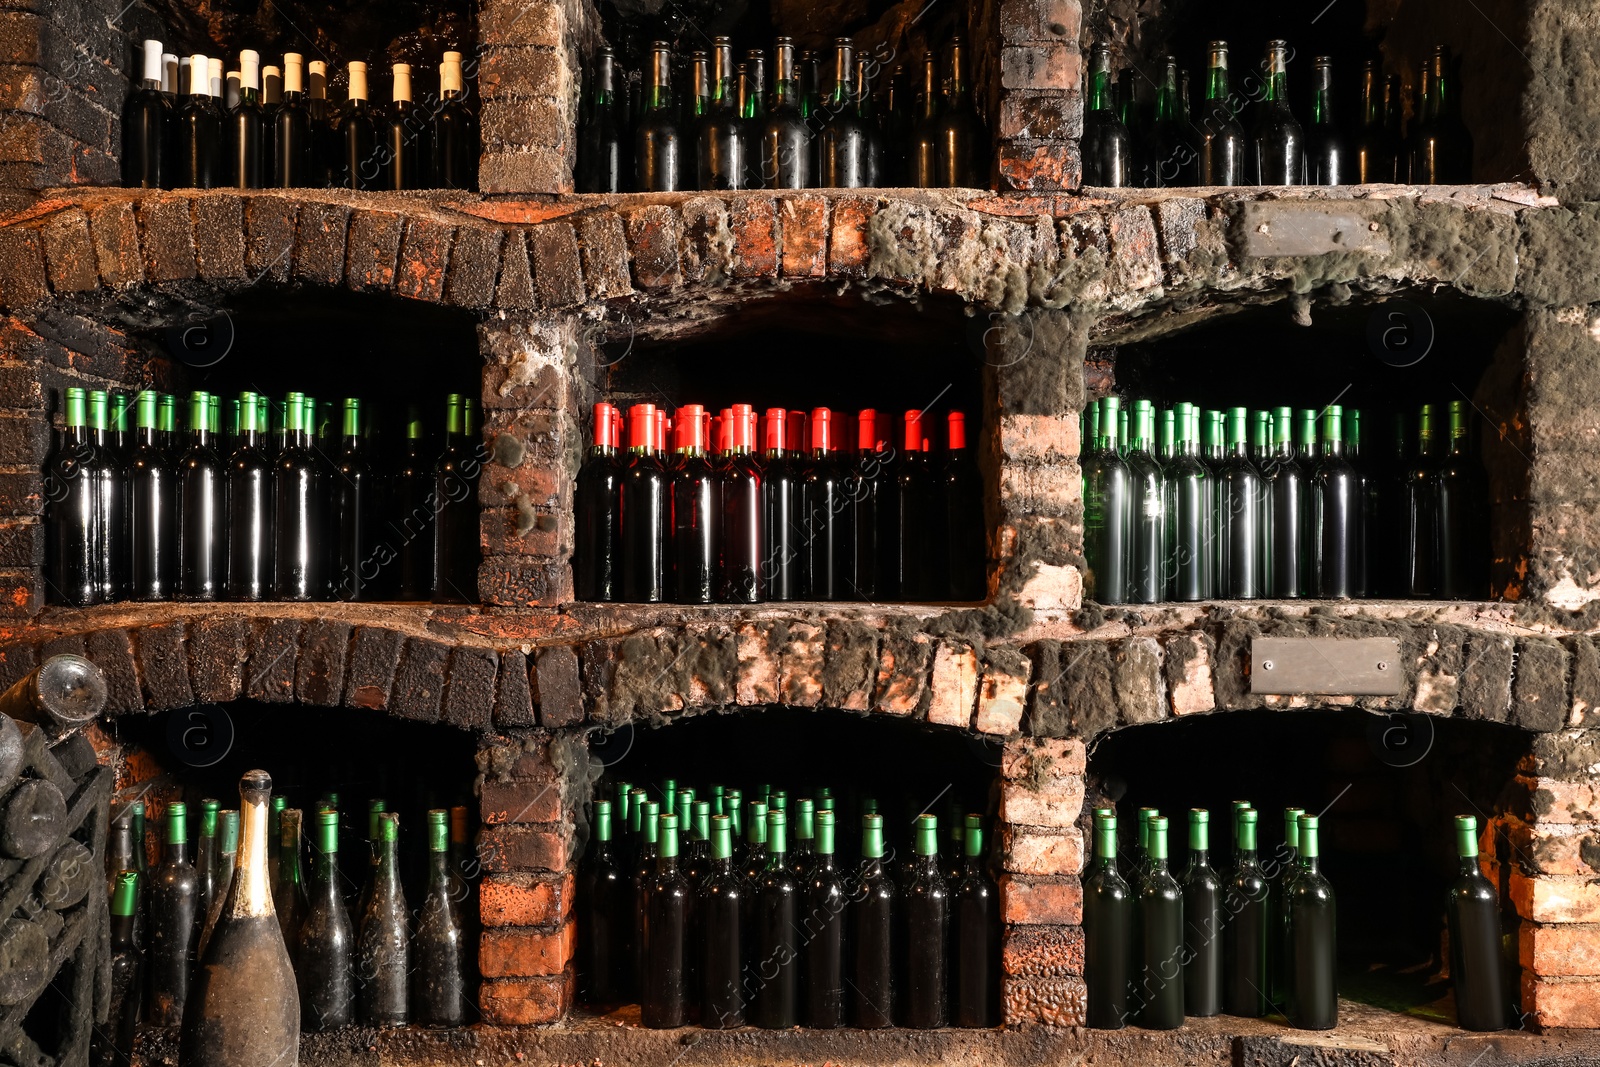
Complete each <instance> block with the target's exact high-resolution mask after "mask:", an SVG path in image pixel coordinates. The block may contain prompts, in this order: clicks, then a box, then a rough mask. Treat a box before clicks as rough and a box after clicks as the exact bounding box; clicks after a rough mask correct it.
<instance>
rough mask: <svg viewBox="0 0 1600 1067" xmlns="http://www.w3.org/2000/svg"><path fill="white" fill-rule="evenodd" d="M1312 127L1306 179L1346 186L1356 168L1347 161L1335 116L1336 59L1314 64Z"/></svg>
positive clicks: (1308, 132)
mask: <svg viewBox="0 0 1600 1067" xmlns="http://www.w3.org/2000/svg"><path fill="white" fill-rule="evenodd" d="M1311 77H1312V82H1311V124H1310V125H1309V126H1308V127H1306V131H1305V180H1306V183H1307V184H1309V185H1343V184H1344V183H1346V182H1347V181H1349V180H1350V175H1351V174H1352V173H1353V168H1351V167H1350V165H1349V161H1348V160H1347V158H1346V150H1345V144H1344V135H1343V133H1342V132H1341V131H1340V129H1339V123H1338V121H1337V120H1336V119H1335V118H1334V115H1333V95H1334V93H1333V60H1332V59H1331V58H1330V57H1328V56H1317V57H1316V59H1314V60H1313V61H1312V76H1311Z"/></svg>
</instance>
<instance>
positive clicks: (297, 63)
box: [272, 52, 313, 189]
mask: <svg viewBox="0 0 1600 1067" xmlns="http://www.w3.org/2000/svg"><path fill="white" fill-rule="evenodd" d="M304 77H305V66H304V57H303V56H301V55H300V54H299V53H298V52H288V53H286V54H285V55H284V57H283V100H282V101H281V102H280V103H279V104H278V106H277V108H276V109H275V111H274V113H273V116H272V141H273V148H272V162H273V167H274V168H275V169H274V172H273V180H272V184H273V185H274V186H276V187H277V188H280V189H294V188H299V187H302V186H307V185H310V184H311V179H312V170H313V166H312V164H313V157H312V151H311V112H310V111H309V110H308V109H307V106H306V99H305V95H306V94H305V82H304Z"/></svg>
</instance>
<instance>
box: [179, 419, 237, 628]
mask: <svg viewBox="0 0 1600 1067" xmlns="http://www.w3.org/2000/svg"><path fill="white" fill-rule="evenodd" d="M215 399H216V398H215V397H213V396H211V394H209V393H203V392H196V393H194V394H192V395H191V396H190V398H189V448H188V450H187V451H186V452H184V454H183V458H182V459H181V460H179V461H178V487H179V491H178V514H179V517H180V528H179V535H178V557H179V558H178V596H179V597H180V598H182V599H184V600H216V599H217V598H218V597H220V596H221V595H222V593H223V589H224V581H225V579H226V577H227V572H228V556H227V541H226V531H227V527H226V520H225V514H226V509H225V504H226V500H227V472H226V470H224V468H223V463H222V460H221V459H220V458H218V456H217V452H216V448H215V444H214V442H215V440H216V438H215V435H214V433H213V428H212V425H211V415H212V411H213V401H214V400H215Z"/></svg>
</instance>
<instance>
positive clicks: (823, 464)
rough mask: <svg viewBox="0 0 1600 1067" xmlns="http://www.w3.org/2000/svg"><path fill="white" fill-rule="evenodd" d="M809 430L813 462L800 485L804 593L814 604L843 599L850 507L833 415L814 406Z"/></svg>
mask: <svg viewBox="0 0 1600 1067" xmlns="http://www.w3.org/2000/svg"><path fill="white" fill-rule="evenodd" d="M810 431H811V432H810V435H809V436H810V439H811V440H810V445H811V461H810V462H809V463H807V464H806V468H805V473H804V475H803V476H802V478H801V484H800V527H801V534H800V538H801V545H800V551H801V557H802V560H803V567H802V572H803V573H802V575H801V579H802V581H801V586H802V589H803V594H802V595H804V596H806V597H808V598H809V599H812V600H838V599H841V598H842V597H843V596H844V591H845V588H846V587H845V580H846V577H847V574H846V567H845V558H844V556H845V552H846V551H847V549H848V546H849V529H848V526H849V513H848V506H849V505H848V501H847V499H846V497H845V478H846V475H845V471H844V469H843V468H842V467H841V465H840V463H839V453H838V452H837V451H835V445H834V417H833V412H832V411H830V410H829V409H827V408H813V409H812V410H811V419H810Z"/></svg>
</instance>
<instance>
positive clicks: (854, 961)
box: [848, 813, 899, 1030]
mask: <svg viewBox="0 0 1600 1067" xmlns="http://www.w3.org/2000/svg"><path fill="white" fill-rule="evenodd" d="M898 895H899V894H898V893H897V892H896V890H895V884H894V879H892V878H891V877H889V873H888V871H886V870H885V869H884V865H883V816H882V815H878V814H876V813H868V814H864V815H862V817H861V868H860V871H859V874H858V875H857V878H856V882H855V886H854V892H853V893H852V895H851V897H850V904H849V908H848V912H849V923H848V926H849V930H848V934H849V941H848V943H849V946H850V948H849V951H850V975H851V980H850V1021H851V1024H852V1025H854V1026H858V1027H861V1028H862V1029H865V1030H878V1029H883V1028H884V1027H887V1026H893V1025H894V1019H893V1005H894V1000H895V981H894V975H895V969H894V962H895V959H896V958H897V957H898V952H897V951H896V950H897V949H898V947H899V946H898V945H896V944H895V931H896V922H895V919H896V914H895V913H896V912H897V911H898V909H899V903H898V901H897V900H896V898H897V897H898Z"/></svg>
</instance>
